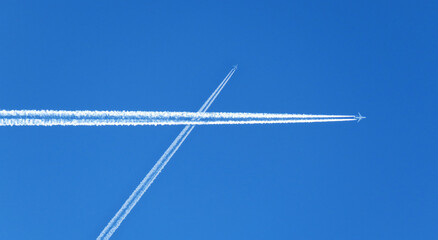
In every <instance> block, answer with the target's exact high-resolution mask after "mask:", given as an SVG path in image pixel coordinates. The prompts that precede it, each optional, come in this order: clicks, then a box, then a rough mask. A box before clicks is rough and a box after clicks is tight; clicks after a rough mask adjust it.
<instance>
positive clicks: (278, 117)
mask: <svg viewBox="0 0 438 240" xmlns="http://www.w3.org/2000/svg"><path fill="white" fill-rule="evenodd" d="M236 69H237V65H236V66H234V67H233V68H232V69H231V71H230V72H229V73H228V75H227V76H226V77H225V79H224V80H223V81H222V82H221V84H220V85H219V86H218V87H217V88H216V90H215V91H214V92H213V93H212V94H211V96H210V97H209V98H208V99H207V101H206V102H205V103H204V104H203V105H202V107H201V108H200V109H199V111H198V112H164V111H163V112H148V111H59V110H0V127H1V126H145V125H155V126H156V125H186V126H185V127H184V129H183V130H182V131H181V133H180V134H179V135H178V136H177V137H176V139H175V140H174V141H173V142H172V144H171V145H170V146H169V148H168V149H167V150H166V151H165V152H164V154H163V155H162V156H161V158H160V159H159V160H158V161H157V162H156V163H155V165H154V166H153V168H152V169H151V170H150V171H149V173H148V174H147V175H146V176H145V177H144V178H143V180H142V181H141V182H140V184H139V185H138V186H137V188H136V189H135V190H134V191H133V192H132V194H131V195H130V196H129V198H128V199H127V200H126V201H125V203H124V204H123V205H122V207H121V208H120V209H119V211H118V212H117V213H116V215H115V216H114V217H113V218H112V219H111V220H110V222H109V223H108V224H107V225H106V227H105V228H104V229H103V230H102V232H101V233H100V235H99V236H98V237H97V239H109V238H110V237H111V236H112V235H113V234H114V232H115V231H116V230H117V228H118V227H119V226H120V224H121V223H122V222H123V220H124V219H125V218H126V216H127V215H128V214H129V213H130V212H131V210H132V209H133V208H134V206H135V205H136V204H137V202H138V201H139V200H140V198H141V197H142V196H143V194H144V193H145V192H146V190H147V189H148V188H149V186H150V185H151V184H152V183H153V182H154V180H155V178H157V176H158V175H159V174H160V172H161V171H162V170H163V168H164V167H165V166H166V164H167V163H168V162H169V160H170V159H171V158H172V156H173V154H175V152H176V151H177V150H178V148H179V147H180V146H181V144H182V143H183V142H184V140H185V139H186V138H187V136H188V135H189V134H190V132H191V131H192V130H193V128H194V127H195V126H196V125H229V124H284V123H316V122H345V121H356V120H358V121H360V120H361V119H362V118H365V117H362V116H361V115H360V114H359V116H358V117H357V116H354V115H310V114H273V113H230V112H215V113H214V112H212V113H207V112H206V111H207V110H208V108H209V107H210V106H211V104H212V103H213V101H214V100H215V99H216V97H217V96H218V95H219V93H220V92H221V91H222V89H223V88H224V86H225V85H226V84H227V82H228V80H230V78H231V77H232V76H233V74H234V72H235V71H236Z"/></svg>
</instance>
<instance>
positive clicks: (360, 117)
mask: <svg viewBox="0 0 438 240" xmlns="http://www.w3.org/2000/svg"><path fill="white" fill-rule="evenodd" d="M357 114H359V116H356V117H354V118H355V119H357V122H360V120H362V119H364V118H367V117H364V116H362V115H360V113H357Z"/></svg>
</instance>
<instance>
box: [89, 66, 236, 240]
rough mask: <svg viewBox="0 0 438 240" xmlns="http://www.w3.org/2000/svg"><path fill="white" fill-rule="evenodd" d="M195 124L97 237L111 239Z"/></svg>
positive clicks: (211, 100)
mask: <svg viewBox="0 0 438 240" xmlns="http://www.w3.org/2000/svg"><path fill="white" fill-rule="evenodd" d="M236 69H237V66H235V67H233V68H232V69H231V71H230V72H229V73H228V75H227V76H226V77H225V79H224V80H223V81H222V83H221V84H220V85H219V86H218V87H217V88H216V90H215V91H214V92H213V94H212V95H211V96H210V97H209V98H208V99H207V101H206V102H205V103H204V104H203V105H202V107H201V108H200V109H199V112H205V111H207V109H208V108H209V107H210V105H211V104H212V103H213V101H214V100H215V99H216V97H217V96H218V95H219V93H220V92H221V90H222V89H223V87H224V86H225V84H227V82H228V80H229V79H230V78H231V76H233V74H234V72H235V71H236ZM194 127H195V126H194V125H187V126H185V127H184V129H183V130H182V131H181V133H180V134H179V135H178V136H177V137H176V139H175V140H174V141H173V142H172V144H171V145H170V146H169V148H167V150H166V151H165V152H164V154H163V155H162V156H161V158H160V159H159V160H158V161H157V162H156V163H155V165H154V167H153V168H152V169H151V170H150V171H149V173H148V174H147V175H146V177H144V178H143V180H142V181H141V182H140V184H139V185H138V186H137V188H136V189H135V190H134V192H132V194H131V195H130V196H129V198H128V199H127V200H126V201H125V203H124V204H123V206H122V207H121V208H120V209H119V211H118V212H117V213H116V215H115V216H114V217H113V218H112V219H111V221H110V222H109V223H108V225H106V227H105V228H104V229H103V231H102V232H101V233H100V234H99V236H98V237H97V239H109V238H110V237H111V236H112V235H113V233H114V232H115V231H116V230H117V228H118V227H119V226H120V224H121V223H122V222H123V220H124V219H125V218H126V216H127V215H128V214H129V212H131V210H132V208H134V206H135V204H137V202H138V201H139V200H140V198H141V197H142V196H143V194H144V193H145V192H146V190H147V189H148V188H149V186H150V185H151V184H152V182H153V181H154V180H155V178H156V177H157V176H158V174H160V172H161V170H163V168H164V167H165V166H166V164H167V162H169V160H170V158H172V156H173V154H175V152H176V151H177V150H178V148H179V147H180V146H181V144H182V143H183V142H184V140H185V139H186V138H187V136H188V135H189V134H190V132H191V131H192V130H193V128H194Z"/></svg>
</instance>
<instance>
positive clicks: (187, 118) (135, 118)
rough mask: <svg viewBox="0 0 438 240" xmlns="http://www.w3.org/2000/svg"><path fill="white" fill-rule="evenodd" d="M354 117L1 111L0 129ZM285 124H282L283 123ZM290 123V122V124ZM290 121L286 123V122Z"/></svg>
mask: <svg viewBox="0 0 438 240" xmlns="http://www.w3.org/2000/svg"><path fill="white" fill-rule="evenodd" d="M345 118H355V116H353V115H310V114H272V113H229V112H217V113H205V112H145V111H143V112H124V111H55V110H9V111H6V110H1V111H0V126H141V125H143V126H144V125H218V124H263V123H293V122H302V121H291V120H297V119H301V120H303V119H308V120H311V119H314V120H315V119H338V120H340V119H345ZM280 120H282V121H280ZM286 120H287V121H286ZM284 121H286V122H284Z"/></svg>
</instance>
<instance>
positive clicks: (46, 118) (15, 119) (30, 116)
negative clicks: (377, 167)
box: [0, 85, 355, 126]
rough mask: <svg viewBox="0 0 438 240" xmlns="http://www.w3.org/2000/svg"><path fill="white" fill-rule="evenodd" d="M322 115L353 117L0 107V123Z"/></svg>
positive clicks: (231, 120)
mask: <svg viewBox="0 0 438 240" xmlns="http://www.w3.org/2000/svg"><path fill="white" fill-rule="evenodd" d="M222 86H223V85H222ZM209 103H211V101H209ZM206 106H207V105H206ZM323 118H330V119H333V118H335V119H341V118H355V116H354V115H312V114H285V113H280V114H279V113H230V112H216V113H214V112H213V113H206V112H147V111H135V112H134V111H63V110H0V126H111V125H114V126H140V125H187V124H190V125H213V124H236V122H239V123H240V124H255V123H259V122H261V121H263V122H265V121H270V120H280V119H283V120H287V119H323Z"/></svg>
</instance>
